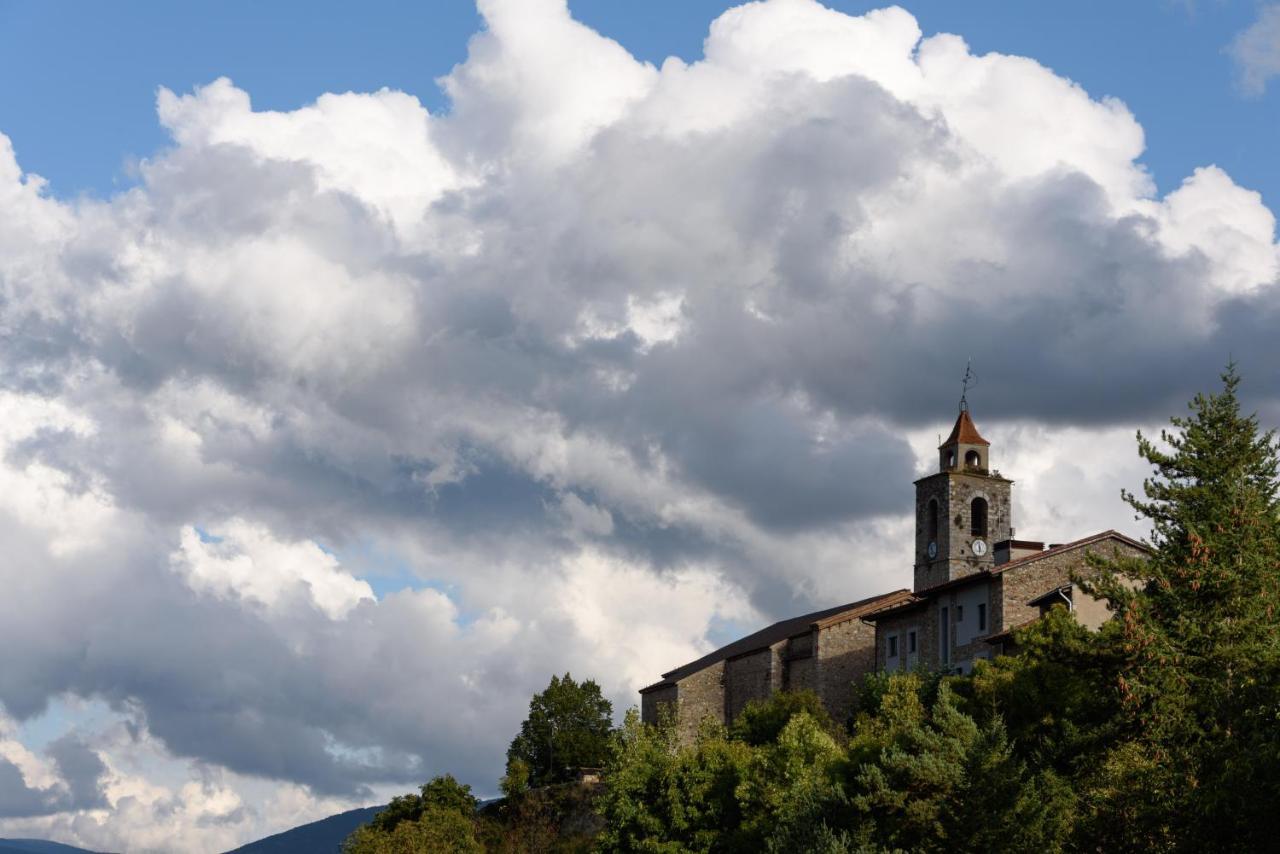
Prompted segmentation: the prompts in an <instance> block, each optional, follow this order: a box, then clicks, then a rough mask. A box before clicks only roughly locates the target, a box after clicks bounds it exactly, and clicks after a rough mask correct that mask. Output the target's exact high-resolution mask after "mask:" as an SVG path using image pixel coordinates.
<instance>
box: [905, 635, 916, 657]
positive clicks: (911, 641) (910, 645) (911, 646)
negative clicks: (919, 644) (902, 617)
mask: <svg viewBox="0 0 1280 854" xmlns="http://www.w3.org/2000/svg"><path fill="white" fill-rule="evenodd" d="M907 652H909V653H910V654H911V655H915V654H916V633H915V632H907Z"/></svg>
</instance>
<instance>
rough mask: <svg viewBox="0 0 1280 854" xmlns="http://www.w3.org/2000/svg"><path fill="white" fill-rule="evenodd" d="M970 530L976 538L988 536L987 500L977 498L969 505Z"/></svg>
mask: <svg viewBox="0 0 1280 854" xmlns="http://www.w3.org/2000/svg"><path fill="white" fill-rule="evenodd" d="M969 528H970V533H972V534H973V535H974V536H975V537H985V536H986V535H987V499H985V498H975V499H973V503H972V504H970V505H969Z"/></svg>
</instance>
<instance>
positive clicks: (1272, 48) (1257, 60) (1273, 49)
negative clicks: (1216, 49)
mask: <svg viewBox="0 0 1280 854" xmlns="http://www.w3.org/2000/svg"><path fill="white" fill-rule="evenodd" d="M1227 53H1229V54H1230V55H1231V58H1232V59H1233V60H1234V61H1235V64H1236V70H1237V72H1238V73H1239V75H1240V88H1241V89H1242V90H1243V91H1244V93H1245V94H1246V95H1261V94H1262V93H1263V92H1265V91H1266V88H1267V83H1268V82H1269V81H1270V80H1271V78H1272V77H1275V76H1276V75H1277V74H1280V5H1277V4H1275V3H1268V4H1264V5H1263V6H1262V8H1261V9H1260V10H1259V12H1258V19H1257V20H1256V21H1254V22H1253V23H1252V24H1250V25H1249V26H1248V27H1247V28H1246V29H1244V30H1243V31H1242V32H1240V33H1239V34H1238V35H1236V37H1235V38H1234V39H1233V40H1232V42H1231V44H1230V45H1229V46H1228V47H1227Z"/></svg>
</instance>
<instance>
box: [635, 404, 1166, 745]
mask: <svg viewBox="0 0 1280 854" xmlns="http://www.w3.org/2000/svg"><path fill="white" fill-rule="evenodd" d="M990 452H991V445H990V443H989V442H987V440H986V439H984V438H982V435H981V434H980V433H979V432H978V429H977V426H976V425H975V424H974V423H973V420H972V418H970V416H969V412H968V408H967V407H965V406H963V405H962V406H961V410H960V415H959V417H958V418H957V419H956V423H955V426H954V428H953V429H952V431H951V434H950V435H949V436H948V437H947V439H946V441H945V442H943V443H942V445H940V446H939V448H938V471H936V472H934V473H933V474H930V475H928V476H926V477H923V478H920V479H919V480H917V481H916V483H915V487H916V526H915V528H916V534H915V567H914V573H913V582H914V584H913V588H912V590H906V589H903V590H895V591H893V592H891V593H885V594H882V595H880V596H873V597H871V598H869V599H864V600H861V601H859V602H852V603H849V604H847V605H841V606H839V607H836V608H830V609H827V610H825V611H817V612H814V613H812V614H805V615H802V616H799V617H793V618H792V619H790V620H783V621H781V622H778V623H774V624H773V625H771V626H767V627H765V628H764V629H761V630H760V631H758V632H755V633H754V634H751V635H748V636H747V637H744V638H741V639H740V640H737V641H734V642H733V643H731V644H729V645H727V646H724V647H722V648H720V649H718V650H715V651H714V652H711V653H709V654H708V655H705V656H703V657H702V658H700V659H698V660H697V661H693V662H690V663H688V664H685V665H683V666H681V667H677V668H676V669H674V670H671V671H668V672H667V673H664V674H663V675H662V679H661V680H660V681H658V682H656V683H654V684H653V685H650V686H648V687H646V688H643V689H642V690H641V691H640V698H641V702H640V710H641V717H642V719H643V720H645V721H646V722H656V721H657V720H658V718H659V715H660V710H661V708H662V707H663V706H664V705H665V706H668V707H670V708H671V709H672V710H673V711H674V713H675V718H676V722H677V727H678V729H679V731H680V734H681V737H682V738H684V739H690V738H692V737H693V735H694V733H696V731H697V727H698V725H699V724H700V722H701V721H702V720H703V719H705V718H708V717H709V718H711V719H712V720H715V721H718V722H721V723H730V722H732V721H733V719H734V718H735V717H736V716H737V715H738V714H739V713H740V712H741V711H742V709H743V708H744V707H745V706H746V704H747V703H749V702H751V701H752V700H759V699H764V698H766V697H768V696H769V695H770V694H771V693H773V692H776V691H790V690H803V689H812V690H813V691H814V692H816V693H817V695H818V696H819V697H820V698H821V699H822V702H823V704H824V705H825V706H826V707H827V710H828V711H829V712H830V713H831V715H832V716H833V717H834V718H835V719H836V720H845V719H847V718H848V716H849V714H850V713H851V710H852V703H853V692H854V686H855V684H856V683H857V682H859V681H860V680H861V679H862V677H864V676H865V675H866V674H868V673H870V672H872V671H874V670H877V669H878V670H898V669H910V668H914V667H924V668H928V669H931V670H946V671H950V672H958V673H967V672H969V670H970V669H972V667H973V663H974V662H975V661H978V660H980V659H989V658H991V657H993V656H994V655H1000V654H1003V653H1008V652H1012V651H1013V644H1014V639H1013V638H1014V636H1013V630H1014V629H1016V628H1019V627H1021V626H1023V625H1026V624H1027V623H1029V622H1031V621H1033V620H1035V619H1037V618H1038V617H1039V616H1041V614H1042V613H1044V612H1045V611H1047V610H1048V609H1049V608H1051V607H1054V606H1056V605H1061V606H1062V607H1067V608H1069V609H1071V610H1072V611H1073V612H1074V613H1075V614H1076V615H1077V619H1080V620H1081V622H1082V623H1084V624H1085V625H1087V626H1089V627H1090V628H1095V629H1096V628H1097V627H1098V626H1100V625H1101V624H1102V623H1103V622H1104V621H1105V620H1106V619H1108V618H1109V616H1110V614H1109V612H1108V611H1107V609H1106V605H1105V603H1103V602H1099V601H1098V600H1096V599H1093V598H1092V597H1090V596H1089V595H1088V594H1087V593H1085V592H1084V591H1083V590H1081V589H1080V588H1079V585H1078V583H1077V582H1078V581H1079V580H1080V579H1083V578H1087V577H1088V576H1089V574H1090V573H1091V572H1092V571H1093V570H1092V569H1091V566H1090V563H1089V555H1099V556H1102V557H1106V558H1114V557H1122V556H1142V555H1144V554H1146V553H1147V548H1146V546H1144V545H1143V544H1142V543H1140V542H1137V541H1136V540H1133V539H1130V538H1129V537H1126V536H1124V535H1123V534H1120V533H1117V532H1116V531H1104V532H1102V533H1099V534H1094V535H1092V536H1089V537H1085V538H1083V539H1080V540H1076V541H1074V542H1070V543H1061V544H1053V545H1050V546H1048V547H1046V546H1045V544H1044V543H1042V542H1036V541H1030V540H1015V539H1014V538H1013V534H1014V528H1013V517H1012V488H1013V481H1011V480H1009V479H1007V478H1005V477H1003V476H1001V474H1000V473H999V472H998V471H997V470H995V469H994V468H992V467H991V465H990Z"/></svg>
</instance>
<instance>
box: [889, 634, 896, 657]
mask: <svg viewBox="0 0 1280 854" xmlns="http://www.w3.org/2000/svg"><path fill="white" fill-rule="evenodd" d="M889 657H890V658H897V657H898V636H897V635H889Z"/></svg>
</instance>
